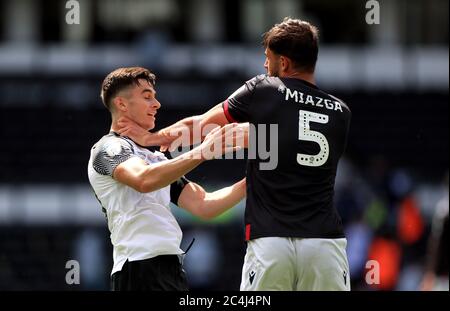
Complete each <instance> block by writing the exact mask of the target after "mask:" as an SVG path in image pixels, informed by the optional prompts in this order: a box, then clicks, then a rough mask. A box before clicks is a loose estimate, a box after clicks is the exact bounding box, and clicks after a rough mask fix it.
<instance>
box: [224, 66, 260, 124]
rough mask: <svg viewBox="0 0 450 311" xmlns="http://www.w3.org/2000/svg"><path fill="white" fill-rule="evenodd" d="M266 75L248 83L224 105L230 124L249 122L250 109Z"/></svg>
mask: <svg viewBox="0 0 450 311" xmlns="http://www.w3.org/2000/svg"><path fill="white" fill-rule="evenodd" d="M264 78H265V75H262V76H257V77H255V78H253V79H251V80H249V81H247V82H246V83H245V84H244V85H243V86H241V87H240V88H239V89H237V90H236V91H235V92H234V93H233V94H231V96H230V97H228V99H227V100H226V101H225V102H224V103H223V111H224V113H225V116H226V117H227V119H228V121H229V122H248V121H249V119H250V115H249V108H250V104H251V102H252V97H253V93H254V91H255V88H256V86H257V84H258V83H259V82H260V81H261V80H262V79H264Z"/></svg>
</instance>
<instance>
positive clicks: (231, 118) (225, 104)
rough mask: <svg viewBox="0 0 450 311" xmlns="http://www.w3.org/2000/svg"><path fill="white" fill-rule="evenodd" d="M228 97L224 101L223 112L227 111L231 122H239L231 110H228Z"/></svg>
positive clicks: (227, 116)
mask: <svg viewBox="0 0 450 311" xmlns="http://www.w3.org/2000/svg"><path fill="white" fill-rule="evenodd" d="M228 109H229V107H228V99H227V100H226V101H225V102H224V103H223V112H224V113H225V117H226V118H227V120H228V122H230V123H237V121H236V120H235V119H234V118H233V117H232V116H231V114H230V111H229V110H228Z"/></svg>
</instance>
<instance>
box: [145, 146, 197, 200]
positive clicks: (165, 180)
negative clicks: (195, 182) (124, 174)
mask: <svg viewBox="0 0 450 311" xmlns="http://www.w3.org/2000/svg"><path fill="white" fill-rule="evenodd" d="M197 152H198V151H197V150H196V149H194V150H192V151H190V152H187V153H185V154H183V155H181V156H179V157H177V158H175V159H172V160H169V161H165V162H162V163H159V164H154V165H151V166H148V167H147V169H146V170H145V171H143V172H142V173H141V176H140V179H141V180H142V183H141V187H140V188H141V192H143V193H147V192H152V191H155V190H158V189H161V188H164V187H166V186H168V185H170V184H172V183H173V182H175V181H176V180H177V179H178V178H180V177H181V176H183V175H185V174H187V173H188V172H190V171H191V170H193V169H194V168H196V167H197V166H198V165H200V164H201V163H202V162H203V161H204V160H203V159H201V158H200V156H198V154H197Z"/></svg>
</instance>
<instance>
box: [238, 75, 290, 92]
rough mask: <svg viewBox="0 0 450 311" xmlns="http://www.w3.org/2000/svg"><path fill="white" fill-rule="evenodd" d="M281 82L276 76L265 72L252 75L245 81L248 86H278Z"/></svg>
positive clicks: (254, 87)
mask: <svg viewBox="0 0 450 311" xmlns="http://www.w3.org/2000/svg"><path fill="white" fill-rule="evenodd" d="M282 83H283V82H282V81H281V80H280V78H278V77H272V76H269V75H267V74H261V75H257V76H255V77H253V78H252V79H250V80H248V81H247V82H246V84H247V86H249V87H250V88H253V89H256V88H278V86H279V85H280V84H282Z"/></svg>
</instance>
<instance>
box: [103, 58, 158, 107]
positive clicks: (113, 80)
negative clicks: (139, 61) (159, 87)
mask: <svg viewBox="0 0 450 311" xmlns="http://www.w3.org/2000/svg"><path fill="white" fill-rule="evenodd" d="M139 79H144V80H146V81H148V82H149V83H150V84H151V85H153V86H155V83H156V76H155V75H154V74H153V73H151V72H150V70H148V69H146V68H142V67H126V68H118V69H116V70H114V71H113V72H111V73H110V74H108V75H107V76H106V78H105V80H103V83H102V91H101V93H100V97H101V98H102V102H103V104H104V105H105V106H106V108H108V110H110V111H111V100H112V99H113V98H114V97H115V96H116V95H117V93H119V92H120V91H122V90H124V89H126V88H128V87H130V86H131V85H133V84H135V85H139Z"/></svg>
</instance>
